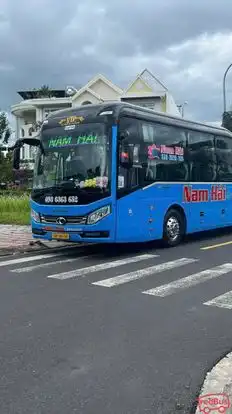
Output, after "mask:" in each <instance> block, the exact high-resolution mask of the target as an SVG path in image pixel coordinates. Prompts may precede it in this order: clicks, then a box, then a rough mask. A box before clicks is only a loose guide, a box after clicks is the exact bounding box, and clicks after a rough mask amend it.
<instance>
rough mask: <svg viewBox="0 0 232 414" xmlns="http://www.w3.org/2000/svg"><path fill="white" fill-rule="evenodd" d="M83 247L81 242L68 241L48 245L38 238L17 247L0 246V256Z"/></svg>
mask: <svg viewBox="0 0 232 414" xmlns="http://www.w3.org/2000/svg"><path fill="white" fill-rule="evenodd" d="M82 246H83V247H84V246H86V244H84V243H83V244H82V243H70V244H69V245H67V246H64V245H62V246H59V245H57V246H56V247H49V246H47V245H46V244H44V243H43V242H41V241H40V240H36V241H34V240H32V241H30V242H29V244H27V245H22V246H18V247H6V248H0V257H4V256H12V255H15V254H17V253H34V252H35V253H36V252H40V251H49V252H53V251H54V252H55V251H57V250H59V251H60V250H69V249H71V248H75V247H82Z"/></svg>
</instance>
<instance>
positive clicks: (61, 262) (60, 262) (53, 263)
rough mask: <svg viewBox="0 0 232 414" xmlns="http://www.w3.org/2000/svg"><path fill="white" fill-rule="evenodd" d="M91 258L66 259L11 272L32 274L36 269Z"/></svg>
mask: <svg viewBox="0 0 232 414" xmlns="http://www.w3.org/2000/svg"><path fill="white" fill-rule="evenodd" d="M87 258H89V256H81V257H76V258H72V259H64V260H56V261H54V262H47V263H41V264H36V265H33V266H28V267H20V268H18V269H11V270H10V272H12V273H27V272H31V271H32V270H35V269H40V268H43V267H48V266H51V265H57V264H63V263H72V262H76V261H78V260H81V259H87Z"/></svg>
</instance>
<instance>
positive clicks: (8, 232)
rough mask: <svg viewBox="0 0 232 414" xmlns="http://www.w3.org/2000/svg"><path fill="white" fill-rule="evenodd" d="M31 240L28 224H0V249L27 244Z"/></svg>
mask: <svg viewBox="0 0 232 414" xmlns="http://www.w3.org/2000/svg"><path fill="white" fill-rule="evenodd" d="M32 240H33V239H32V234H31V227H30V226H12V225H7V224H6V225H5V224H0V249H4V248H11V247H21V246H28V245H29V243H30V241H32Z"/></svg>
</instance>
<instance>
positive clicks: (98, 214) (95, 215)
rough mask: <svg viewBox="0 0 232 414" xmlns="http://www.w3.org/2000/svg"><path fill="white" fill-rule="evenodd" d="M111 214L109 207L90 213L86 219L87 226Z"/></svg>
mask: <svg viewBox="0 0 232 414" xmlns="http://www.w3.org/2000/svg"><path fill="white" fill-rule="evenodd" d="M110 212H111V209H110V205H108V206H104V207H101V208H99V209H98V210H95V211H94V212H93V213H91V214H90V215H89V216H88V218H87V224H96V223H97V222H98V221H99V220H101V219H103V218H104V217H106V216H108V215H109V214H110Z"/></svg>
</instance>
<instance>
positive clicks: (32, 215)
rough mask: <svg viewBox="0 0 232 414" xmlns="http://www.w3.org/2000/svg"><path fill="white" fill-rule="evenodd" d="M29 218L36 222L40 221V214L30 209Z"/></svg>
mask: <svg viewBox="0 0 232 414" xmlns="http://www.w3.org/2000/svg"><path fill="white" fill-rule="evenodd" d="M31 218H32V219H33V220H34V221H36V222H37V223H40V215H39V213H36V211H34V210H31Z"/></svg>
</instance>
